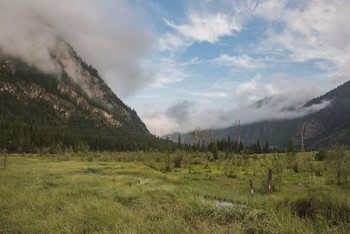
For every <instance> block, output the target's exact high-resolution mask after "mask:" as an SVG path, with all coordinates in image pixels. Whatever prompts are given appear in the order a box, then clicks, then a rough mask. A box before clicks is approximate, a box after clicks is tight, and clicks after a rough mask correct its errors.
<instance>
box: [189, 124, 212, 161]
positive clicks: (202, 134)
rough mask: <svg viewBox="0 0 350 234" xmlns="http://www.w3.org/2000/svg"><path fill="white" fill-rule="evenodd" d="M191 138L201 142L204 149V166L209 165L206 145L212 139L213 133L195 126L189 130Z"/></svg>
mask: <svg viewBox="0 0 350 234" xmlns="http://www.w3.org/2000/svg"><path fill="white" fill-rule="evenodd" d="M190 136H191V138H193V139H195V140H198V142H200V143H201V144H202V147H203V148H204V150H205V161H206V162H205V168H208V167H209V155H208V146H209V144H210V143H211V142H212V141H213V140H214V137H215V133H214V132H213V131H210V130H201V129H200V128H195V129H193V130H192V131H191V132H190Z"/></svg>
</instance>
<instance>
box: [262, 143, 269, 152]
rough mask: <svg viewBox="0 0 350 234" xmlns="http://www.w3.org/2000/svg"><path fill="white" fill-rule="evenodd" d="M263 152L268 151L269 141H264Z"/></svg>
mask: <svg viewBox="0 0 350 234" xmlns="http://www.w3.org/2000/svg"><path fill="white" fill-rule="evenodd" d="M263 151H264V153H267V154H268V153H270V146H269V142H266V144H265V146H264V149H263Z"/></svg>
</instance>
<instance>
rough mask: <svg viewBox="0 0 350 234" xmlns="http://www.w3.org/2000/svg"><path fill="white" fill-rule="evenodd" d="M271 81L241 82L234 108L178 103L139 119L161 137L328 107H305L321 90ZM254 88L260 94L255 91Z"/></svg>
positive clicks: (301, 83) (304, 84)
mask: <svg viewBox="0 0 350 234" xmlns="http://www.w3.org/2000/svg"><path fill="white" fill-rule="evenodd" d="M272 80H273V82H272V83H265V84H264V83H257V81H256V80H254V79H253V80H252V81H249V82H247V83H242V84H241V85H239V87H238V88H237V89H238V90H237V91H236V92H235V94H234V96H233V97H232V99H236V100H239V103H238V105H236V106H231V107H228V108H226V109H224V107H223V106H218V107H215V108H209V107H207V106H205V105H202V104H201V103H199V102H193V101H189V100H180V101H179V102H178V103H176V104H174V105H172V106H170V107H168V108H167V109H166V110H165V111H164V112H151V113H147V114H145V115H142V116H141V118H142V119H143V120H144V121H145V123H146V124H147V126H148V128H149V130H150V131H151V132H152V133H154V134H156V135H159V136H164V135H167V134H171V133H175V132H179V133H186V132H188V131H190V130H192V129H194V128H196V127H199V128H202V129H220V128H227V127H231V126H233V125H235V124H237V123H238V121H239V120H240V122H241V124H243V125H244V124H251V123H256V122H260V121H271V120H287V119H294V118H299V117H303V116H305V115H308V114H312V113H315V112H317V111H319V110H321V109H323V108H325V107H327V106H328V105H330V104H331V102H330V101H325V102H322V103H319V104H315V105H311V106H308V107H305V106H304V105H305V104H306V103H307V102H308V101H310V100H311V99H313V98H316V97H318V96H319V95H320V94H321V93H322V92H324V91H322V90H320V89H319V88H317V86H316V85H314V84H310V83H307V82H306V81H303V80H293V79H292V80H286V79H284V78H276V77H275V78H273V79H272ZM257 86H258V87H259V88H260V93H259V92H257V91H256V88H257ZM263 86H269V87H270V88H269V89H267V88H264V87H263ZM261 90H262V91H261ZM253 97H254V98H253ZM160 123H161V124H160Z"/></svg>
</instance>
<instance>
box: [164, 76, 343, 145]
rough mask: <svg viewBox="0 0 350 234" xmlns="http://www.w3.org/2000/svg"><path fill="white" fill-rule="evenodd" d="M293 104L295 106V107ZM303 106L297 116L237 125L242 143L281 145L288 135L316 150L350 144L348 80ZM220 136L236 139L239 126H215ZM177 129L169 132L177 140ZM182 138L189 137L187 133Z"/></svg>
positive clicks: (263, 101) (284, 143) (287, 138)
mask: <svg viewBox="0 0 350 234" xmlns="http://www.w3.org/2000/svg"><path fill="white" fill-rule="evenodd" d="M271 99H272V98H271V97H270V98H265V99H262V100H260V101H258V102H256V103H255V104H253V105H252V106H253V107H254V108H256V109H259V108H262V107H263V106H264V105H267V104H268V102H269V101H270V100H271ZM321 104H324V107H323V108H322V109H320V110H317V111H316V112H312V108H311V109H310V107H312V106H313V105H315V106H317V105H321ZM297 108H298V107H296V108H295V109H297ZM302 108H305V109H307V108H309V109H310V111H309V112H308V113H307V114H306V115H304V116H302V117H298V118H293V119H284V120H265V121H259V122H255V123H251V124H245V125H242V126H241V127H240V132H241V140H242V141H243V142H244V143H245V144H250V143H253V142H257V141H258V140H259V141H260V142H261V143H265V142H269V144H270V146H274V147H279V148H284V147H286V146H287V144H288V140H289V138H292V139H293V140H294V143H295V146H296V148H299V149H300V147H301V139H302V138H303V139H304V144H305V147H306V150H318V149H320V148H322V147H328V146H331V145H332V144H335V143H340V144H350V81H347V82H345V83H344V84H342V85H339V86H338V87H337V88H335V89H333V90H331V91H329V92H327V93H325V94H324V95H321V96H319V97H316V98H313V99H311V100H310V101H308V102H306V103H305V104H304V105H303V106H302ZM214 131H215V132H216V135H217V138H218V139H219V140H221V139H226V138H228V137H230V139H234V140H237V139H238V127H237V126H231V127H228V128H223V129H214ZM178 134H179V133H175V134H172V135H169V136H168V137H169V139H172V140H174V141H176V139H177V137H178ZM182 139H188V136H187V135H186V134H184V135H182Z"/></svg>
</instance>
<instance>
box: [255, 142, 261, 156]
mask: <svg viewBox="0 0 350 234" xmlns="http://www.w3.org/2000/svg"><path fill="white" fill-rule="evenodd" d="M256 153H257V154H261V145H260V141H259V140H258V142H257V143H256Z"/></svg>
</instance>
